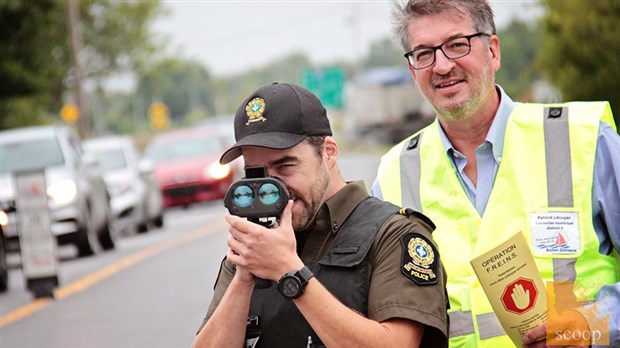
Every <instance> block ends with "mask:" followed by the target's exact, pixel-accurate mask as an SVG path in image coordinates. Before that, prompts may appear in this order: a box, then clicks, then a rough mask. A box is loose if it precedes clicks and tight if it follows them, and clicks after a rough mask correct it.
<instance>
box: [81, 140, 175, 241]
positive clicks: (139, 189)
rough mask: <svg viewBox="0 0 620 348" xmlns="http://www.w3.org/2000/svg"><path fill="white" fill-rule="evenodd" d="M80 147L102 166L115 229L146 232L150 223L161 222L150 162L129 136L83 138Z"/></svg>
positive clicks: (158, 224)
mask: <svg viewBox="0 0 620 348" xmlns="http://www.w3.org/2000/svg"><path fill="white" fill-rule="evenodd" d="M84 151H85V152H86V153H89V154H91V155H93V156H94V157H95V158H97V160H98V162H99V165H100V167H101V169H102V170H103V178H104V181H105V183H106V186H107V187H108V191H109V192H110V195H111V206H112V214H113V215H114V217H115V221H116V222H117V223H118V225H117V228H118V229H121V230H122V229H126V228H130V229H134V228H135V229H136V230H137V231H138V232H146V231H147V230H148V229H149V227H151V226H156V227H162V226H163V224H164V208H163V198H162V193H161V191H160V189H159V185H158V184H157V181H156V179H155V175H154V173H153V168H152V165H151V164H150V163H149V162H148V161H146V160H142V159H141V154H140V151H139V150H138V147H137V146H136V144H135V142H134V141H133V139H132V138H131V137H129V136H124V135H123V136H104V137H99V138H93V139H89V140H86V141H85V142H84Z"/></svg>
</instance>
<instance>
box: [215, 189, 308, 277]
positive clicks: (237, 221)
mask: <svg viewBox="0 0 620 348" xmlns="http://www.w3.org/2000/svg"><path fill="white" fill-rule="evenodd" d="M292 207H293V201H292V200H290V201H289V202H288V204H287V205H286V207H285V208H284V211H283V212H282V216H281V219H280V225H278V226H276V227H275V228H270V229H268V228H265V227H263V226H261V225H259V224H255V223H253V222H250V221H248V220H246V219H244V218H240V217H238V216H234V215H230V214H227V215H226V222H228V224H229V225H230V227H229V229H228V232H229V236H228V247H229V248H230V249H231V253H230V255H229V261H230V262H231V263H233V264H235V265H237V266H239V267H242V268H245V269H247V270H248V271H249V272H251V273H252V274H254V275H255V276H257V277H260V278H264V279H270V280H274V281H278V280H279V279H280V277H281V276H282V275H283V274H284V273H286V272H290V271H293V270H297V269H299V268H301V267H303V263H302V262H301V260H300V259H299V257H298V256H297V249H296V245H297V243H296V240H295V232H294V231H293V227H292Z"/></svg>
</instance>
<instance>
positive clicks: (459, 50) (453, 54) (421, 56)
mask: <svg viewBox="0 0 620 348" xmlns="http://www.w3.org/2000/svg"><path fill="white" fill-rule="evenodd" d="M477 36H491V35H489V34H486V33H475V34H471V35H464V36H458V37H455V38H453V39H450V40H448V41H446V42H444V43H442V44H441V45H439V46H435V47H420V48H416V49H415V50H413V51H411V52H407V53H405V58H406V59H407V61H409V64H411V67H412V68H414V69H416V70H419V69H424V68H428V67H429V66H431V65H433V64H435V56H436V53H437V50H441V52H443V54H444V56H446V57H447V58H449V59H457V58H461V57H465V56H466V55H468V54H469V52H471V39H472V38H474V37H477Z"/></svg>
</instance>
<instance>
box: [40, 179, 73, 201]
mask: <svg viewBox="0 0 620 348" xmlns="http://www.w3.org/2000/svg"><path fill="white" fill-rule="evenodd" d="M47 195H48V196H49V197H50V198H51V199H52V200H53V201H54V202H56V204H66V203H69V202H71V201H73V200H74V199H75V197H76V196H77V185H75V181H73V180H71V179H65V180H62V181H59V182H56V183H53V184H51V185H49V186H48V187H47Z"/></svg>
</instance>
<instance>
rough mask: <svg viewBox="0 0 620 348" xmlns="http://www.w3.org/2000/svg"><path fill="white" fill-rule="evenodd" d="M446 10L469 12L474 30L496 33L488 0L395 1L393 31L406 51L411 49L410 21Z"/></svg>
mask: <svg viewBox="0 0 620 348" xmlns="http://www.w3.org/2000/svg"><path fill="white" fill-rule="evenodd" d="M444 11H453V12H457V13H461V14H465V13H469V15H470V16H471V19H472V21H473V23H474V28H473V29H474V30H476V31H478V32H481V33H486V34H493V35H494V34H495V21H494V19H493V10H492V9H491V5H490V4H489V2H488V1H487V0H409V1H407V3H402V2H400V1H395V2H394V10H393V11H392V16H393V25H394V27H393V32H394V37H395V39H396V40H398V41H400V43H401V45H402V46H403V49H404V50H405V52H408V51H410V50H411V47H410V46H409V45H410V43H409V34H408V33H409V23H410V22H411V21H414V20H415V19H416V18H419V17H422V16H427V15H433V14H438V13H441V12H444Z"/></svg>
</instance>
